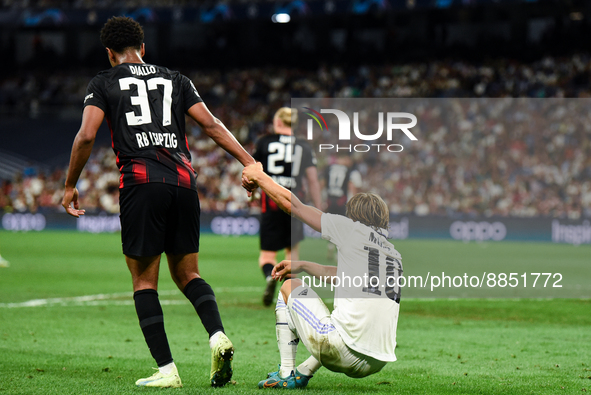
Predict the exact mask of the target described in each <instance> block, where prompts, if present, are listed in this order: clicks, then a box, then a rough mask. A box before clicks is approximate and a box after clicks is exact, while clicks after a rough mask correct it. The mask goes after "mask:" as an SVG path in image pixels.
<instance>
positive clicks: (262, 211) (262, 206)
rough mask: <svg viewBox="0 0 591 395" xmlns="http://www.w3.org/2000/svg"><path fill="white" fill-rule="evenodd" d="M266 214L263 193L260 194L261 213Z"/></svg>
mask: <svg viewBox="0 0 591 395" xmlns="http://www.w3.org/2000/svg"><path fill="white" fill-rule="evenodd" d="M266 212H267V195H265V192H261V213H266Z"/></svg>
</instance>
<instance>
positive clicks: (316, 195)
mask: <svg viewBox="0 0 591 395" xmlns="http://www.w3.org/2000/svg"><path fill="white" fill-rule="evenodd" d="M306 179H307V180H308V186H309V187H310V197H311V198H312V203H314V207H316V208H317V209H320V208H321V207H322V206H321V205H322V199H321V198H320V182H319V181H318V170H317V169H316V166H310V167H308V168H307V169H306Z"/></svg>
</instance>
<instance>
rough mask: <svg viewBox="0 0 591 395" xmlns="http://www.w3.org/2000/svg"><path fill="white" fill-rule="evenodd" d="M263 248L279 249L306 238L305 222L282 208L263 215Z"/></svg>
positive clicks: (266, 249)
mask: <svg viewBox="0 0 591 395" xmlns="http://www.w3.org/2000/svg"><path fill="white" fill-rule="evenodd" d="M260 236H261V250H265V251H279V250H282V249H284V248H288V247H291V246H293V245H296V244H298V243H299V242H300V241H302V240H304V224H302V223H301V222H300V221H298V220H297V219H295V218H292V217H291V216H290V215H289V214H286V213H285V212H283V211H282V210H268V211H266V212H264V213H263V214H262V215H261V230H260Z"/></svg>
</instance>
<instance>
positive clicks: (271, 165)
mask: <svg viewBox="0 0 591 395" xmlns="http://www.w3.org/2000/svg"><path fill="white" fill-rule="evenodd" d="M253 158H254V159H255V160H256V161H257V162H261V163H262V164H263V170H264V171H265V173H267V174H268V175H269V176H271V178H273V180H274V181H275V182H276V183H278V184H279V185H281V186H283V187H285V188H287V189H289V190H291V191H292V192H293V193H294V194H295V195H296V196H298V198H300V199H303V195H304V189H303V176H304V174H305V171H306V169H307V168H309V167H311V166H314V167H315V166H316V156H315V155H314V151H313V150H312V147H310V145H309V144H308V143H307V142H306V141H301V140H296V138H295V137H294V136H287V135H282V134H270V135H267V136H263V137H261V138H260V139H259V140H258V141H257V143H256V148H255V152H254V154H253ZM265 207H271V208H273V209H276V205H275V203H274V202H273V201H272V200H271V199H270V198H268V197H266V198H265V197H264V198H263V209H264V208H265Z"/></svg>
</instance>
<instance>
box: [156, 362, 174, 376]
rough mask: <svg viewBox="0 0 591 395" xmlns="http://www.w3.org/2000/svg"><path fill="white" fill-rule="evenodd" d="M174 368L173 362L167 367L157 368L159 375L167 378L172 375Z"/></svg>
mask: <svg viewBox="0 0 591 395" xmlns="http://www.w3.org/2000/svg"><path fill="white" fill-rule="evenodd" d="M174 368H176V365H175V364H174V362H171V363H169V364H168V365H164V366H161V367H159V368H158V370H159V371H160V373H162V374H164V375H166V376H168V375H169V374H171V373H172V371H173V369H174Z"/></svg>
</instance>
